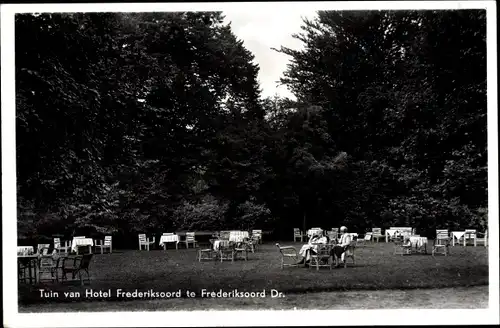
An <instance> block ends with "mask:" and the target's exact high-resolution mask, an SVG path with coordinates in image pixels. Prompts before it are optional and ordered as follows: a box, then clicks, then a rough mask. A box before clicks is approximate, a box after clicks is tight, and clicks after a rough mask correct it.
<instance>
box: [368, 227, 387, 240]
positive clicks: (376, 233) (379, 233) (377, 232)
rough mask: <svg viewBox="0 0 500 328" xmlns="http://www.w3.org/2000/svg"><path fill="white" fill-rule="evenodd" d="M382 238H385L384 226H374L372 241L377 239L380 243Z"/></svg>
mask: <svg viewBox="0 0 500 328" xmlns="http://www.w3.org/2000/svg"><path fill="white" fill-rule="evenodd" d="M380 238H384V235H383V234H382V228H372V233H371V240H372V242H374V241H375V240H377V243H378V242H379V240H380Z"/></svg>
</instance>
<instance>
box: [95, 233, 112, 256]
mask: <svg viewBox="0 0 500 328" xmlns="http://www.w3.org/2000/svg"><path fill="white" fill-rule="evenodd" d="M94 247H95V248H98V247H100V248H101V254H104V249H106V248H108V249H109V253H110V254H111V253H113V237H112V236H105V237H104V240H96V241H95V245H94Z"/></svg>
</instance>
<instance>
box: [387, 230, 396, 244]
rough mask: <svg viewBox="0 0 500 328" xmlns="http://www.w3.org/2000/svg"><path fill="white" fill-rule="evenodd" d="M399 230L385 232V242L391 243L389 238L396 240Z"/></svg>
mask: <svg viewBox="0 0 500 328" xmlns="http://www.w3.org/2000/svg"><path fill="white" fill-rule="evenodd" d="M397 231H398V230H392V229H387V230H385V242H386V243H387V242H389V238H391V239H392V238H394V237H395V235H396V232H397Z"/></svg>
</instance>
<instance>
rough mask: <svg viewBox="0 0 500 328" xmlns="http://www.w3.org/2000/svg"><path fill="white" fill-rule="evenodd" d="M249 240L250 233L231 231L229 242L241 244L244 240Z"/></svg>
mask: <svg viewBox="0 0 500 328" xmlns="http://www.w3.org/2000/svg"><path fill="white" fill-rule="evenodd" d="M245 238H249V235H248V231H230V232H229V241H234V242H236V243H241V242H242V241H243V239H245Z"/></svg>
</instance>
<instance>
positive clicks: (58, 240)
mask: <svg viewBox="0 0 500 328" xmlns="http://www.w3.org/2000/svg"><path fill="white" fill-rule="evenodd" d="M59 247H61V239H60V238H54V248H59Z"/></svg>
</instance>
